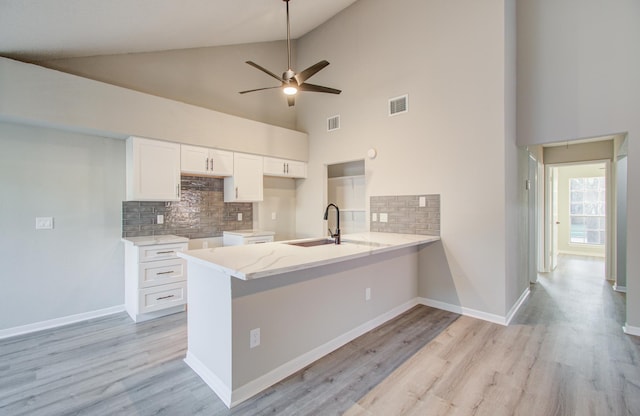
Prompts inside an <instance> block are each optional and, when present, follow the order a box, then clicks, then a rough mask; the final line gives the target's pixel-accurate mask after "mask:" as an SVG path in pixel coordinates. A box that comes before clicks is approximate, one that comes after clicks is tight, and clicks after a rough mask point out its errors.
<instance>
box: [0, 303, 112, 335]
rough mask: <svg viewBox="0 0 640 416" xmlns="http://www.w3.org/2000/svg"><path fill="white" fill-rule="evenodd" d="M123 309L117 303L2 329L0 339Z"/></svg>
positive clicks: (110, 313)
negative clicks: (94, 309)
mask: <svg viewBox="0 0 640 416" xmlns="http://www.w3.org/2000/svg"><path fill="white" fill-rule="evenodd" d="M124 310H125V309H124V305H118V306H112V307H110V308H105V309H98V310H97V311H91V312H83V313H79V314H76V315H69V316H63V317H62V318H56V319H50V320H48V321H42V322H35V323H32V324H28V325H22V326H16V327H13V328H7V329H2V330H0V339H4V338H9V337H15V336H16V335H24V334H29V333H31V332H37V331H42V330H44V329H51V328H57V327H60V326H65V325H69V324H74V323H76V322H81V321H86V320H89V319H94V318H100V317H102V316H107V315H113V314H114V313H120V312H124Z"/></svg>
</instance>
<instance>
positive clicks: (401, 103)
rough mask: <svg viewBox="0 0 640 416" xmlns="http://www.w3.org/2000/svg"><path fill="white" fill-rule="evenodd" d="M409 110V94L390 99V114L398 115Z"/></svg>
mask: <svg viewBox="0 0 640 416" xmlns="http://www.w3.org/2000/svg"><path fill="white" fill-rule="evenodd" d="M408 111H409V95H408V94H405V95H403V96H400V97H396V98H391V99H390V100H389V116H396V115H398V114H403V113H406V112H408Z"/></svg>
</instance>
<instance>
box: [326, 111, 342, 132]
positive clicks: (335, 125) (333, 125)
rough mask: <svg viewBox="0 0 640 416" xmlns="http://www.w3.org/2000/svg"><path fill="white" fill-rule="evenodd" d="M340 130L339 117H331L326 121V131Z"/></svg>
mask: <svg viewBox="0 0 640 416" xmlns="http://www.w3.org/2000/svg"><path fill="white" fill-rule="evenodd" d="M338 129H340V116H339V115H338V116H333V117H329V118H328V119H327V131H333V130H338Z"/></svg>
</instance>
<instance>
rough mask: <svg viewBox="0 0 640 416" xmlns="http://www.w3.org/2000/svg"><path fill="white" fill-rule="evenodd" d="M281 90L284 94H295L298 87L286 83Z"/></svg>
mask: <svg viewBox="0 0 640 416" xmlns="http://www.w3.org/2000/svg"><path fill="white" fill-rule="evenodd" d="M282 91H283V92H284V93H285V94H286V95H296V94H297V93H298V89H297V88H296V87H294V86H292V85H288V86H286V87H284V88H283V89H282Z"/></svg>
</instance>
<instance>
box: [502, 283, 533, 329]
mask: <svg viewBox="0 0 640 416" xmlns="http://www.w3.org/2000/svg"><path fill="white" fill-rule="evenodd" d="M530 294H531V289H529V288H526V289H525V290H524V292H522V294H521V295H520V297H519V298H518V300H517V301H516V303H514V304H513V306H512V307H511V310H510V311H509V313H508V314H507V319H506V323H505V325H509V324H510V323H511V320H512V319H513V317H514V316H516V313H518V311H519V310H520V308H521V307H522V305H523V304H524V301H525V300H527V298H528V297H529V295H530Z"/></svg>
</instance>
